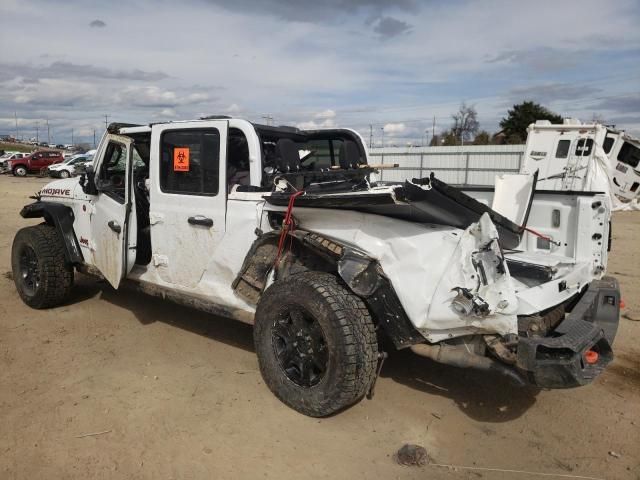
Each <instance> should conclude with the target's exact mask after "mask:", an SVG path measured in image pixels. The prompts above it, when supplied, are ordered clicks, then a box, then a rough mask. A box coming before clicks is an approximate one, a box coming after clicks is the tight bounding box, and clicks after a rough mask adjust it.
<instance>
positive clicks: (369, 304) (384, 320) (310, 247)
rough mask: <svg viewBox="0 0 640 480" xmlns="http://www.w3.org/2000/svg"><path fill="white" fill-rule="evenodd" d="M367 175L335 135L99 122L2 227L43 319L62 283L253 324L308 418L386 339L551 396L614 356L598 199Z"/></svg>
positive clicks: (366, 387) (348, 136) (375, 364)
mask: <svg viewBox="0 0 640 480" xmlns="http://www.w3.org/2000/svg"><path fill="white" fill-rule="evenodd" d="M375 171H376V168H375V166H374V165H369V159H368V154H367V149H366V147H365V145H364V143H363V141H362V139H361V138H360V136H359V135H358V134H357V133H355V132H354V131H352V130H347V129H326V130H298V129H296V128H291V127H272V126H265V125H258V124H253V123H250V122H248V121H246V120H242V119H235V118H228V117H209V118H205V119H201V120H196V121H186V122H171V123H158V124H151V125H125V124H112V125H111V126H110V127H109V129H108V131H107V133H106V134H105V135H104V137H103V139H102V141H101V143H100V146H99V148H98V150H97V152H96V155H95V157H94V160H93V163H92V165H90V166H89V167H87V171H86V173H85V174H83V175H82V176H80V177H79V178H69V179H64V180H57V181H53V182H51V183H49V184H48V185H46V186H45V187H44V188H42V190H41V191H40V192H39V194H38V195H37V197H36V201H35V202H34V203H31V204H29V205H26V206H25V207H24V208H23V210H22V212H21V215H22V216H23V217H25V218H37V217H42V218H43V219H44V223H42V224H41V225H38V226H33V227H26V228H23V229H21V230H20V231H19V232H18V233H17V234H16V237H15V240H14V243H13V249H12V266H13V272H14V279H15V284H16V287H17V290H18V292H19V294H20V296H21V297H22V299H23V300H24V301H25V303H27V304H28V305H30V306H32V307H34V308H47V307H53V306H56V305H59V304H60V303H62V302H64V301H65V300H66V299H67V296H68V294H69V292H70V290H71V289H72V287H73V278H74V272H75V271H76V270H77V271H81V272H87V273H93V274H97V275H100V276H102V277H104V278H105V279H106V280H108V281H109V283H111V285H113V287H114V288H118V287H119V286H120V284H121V283H123V282H127V283H128V284H130V285H132V286H135V287H137V288H139V289H140V290H142V291H144V292H146V293H148V294H151V295H158V296H161V297H163V298H168V299H170V300H173V301H176V302H180V303H183V304H186V305H190V306H192V307H195V308H198V309H202V310H205V311H208V312H211V313H215V314H220V315H224V316H228V317H232V318H235V319H238V320H240V321H243V322H247V323H250V324H253V325H254V338H255V347H256V353H257V356H258V362H259V365H260V370H261V372H262V375H263V378H264V380H265V383H266V384H267V386H268V387H269V388H270V389H271V390H272V391H273V392H274V393H275V394H276V395H277V396H278V398H280V399H281V400H282V401H283V402H284V403H286V404H287V405H289V406H291V407H292V408H294V409H296V410H297V411H299V412H302V413H304V414H306V415H311V416H324V415H329V414H332V413H334V412H336V411H338V410H340V409H343V408H345V407H347V406H349V405H351V404H353V403H355V402H357V401H358V400H360V399H361V398H362V397H364V396H365V395H367V394H368V393H371V392H372V391H373V386H374V383H375V379H376V377H377V374H378V373H379V370H380V368H381V366H382V361H383V359H384V358H385V356H386V354H385V352H384V351H383V345H385V344H392V345H394V346H395V347H396V348H398V349H402V348H411V349H412V350H413V351H414V352H415V353H416V354H420V355H423V356H426V357H429V358H431V359H433V360H435V361H437V362H441V363H445V364H450V365H454V366H457V367H462V368H477V369H483V370H492V371H495V372H498V373H500V374H503V375H507V376H508V377H510V378H511V379H512V380H513V381H514V382H516V383H518V384H521V385H523V384H533V385H538V386H540V387H548V388H565V387H574V386H579V385H584V384H586V383H589V382H590V381H592V380H593V379H594V378H595V377H596V376H597V375H598V374H599V373H600V372H601V371H602V370H603V368H604V367H605V366H606V365H607V364H608V363H609V362H610V361H611V359H612V349H611V345H612V343H613V340H614V337H615V335H616V330H617V325H618V315H619V301H620V293H619V289H618V285H617V282H616V281H615V279H613V278H611V277H606V276H604V273H605V269H606V265H607V251H608V241H607V239H608V232H609V217H610V211H609V207H608V202H607V201H606V198H607V197H606V195H605V194H601V193H593V192H588V191H566V192H555V191H536V185H535V183H536V175H513V176H509V177H506V176H505V177H502V178H500V179H499V181H497V184H496V188H495V190H494V189H482V188H480V189H477V190H474V191H466V192H462V191H460V190H458V189H456V188H453V187H451V186H448V185H446V184H445V183H443V182H441V181H439V180H438V179H437V178H435V177H434V176H433V175H432V176H431V177H430V178H422V179H414V180H413V181H411V182H405V183H404V184H383V183H381V182H376V180H375V178H376V175H375ZM489 205H491V207H490V206H489ZM383 339H387V340H388V342H387V341H385V342H383V341H382V340H383Z"/></svg>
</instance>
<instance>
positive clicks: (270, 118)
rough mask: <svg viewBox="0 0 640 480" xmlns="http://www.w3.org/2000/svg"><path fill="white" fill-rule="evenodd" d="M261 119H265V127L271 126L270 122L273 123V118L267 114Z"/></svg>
mask: <svg viewBox="0 0 640 480" xmlns="http://www.w3.org/2000/svg"><path fill="white" fill-rule="evenodd" d="M261 118H264V119H265V121H266V122H267V125H271V122H273V117H272V116H271V115H269V114H266V115H262V117H261Z"/></svg>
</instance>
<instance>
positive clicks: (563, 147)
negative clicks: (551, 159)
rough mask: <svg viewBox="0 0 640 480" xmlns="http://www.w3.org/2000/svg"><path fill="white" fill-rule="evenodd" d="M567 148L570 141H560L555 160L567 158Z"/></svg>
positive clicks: (569, 145)
mask: <svg viewBox="0 0 640 480" xmlns="http://www.w3.org/2000/svg"><path fill="white" fill-rule="evenodd" d="M569 147H571V140H560V141H559V142H558V148H557V149H556V158H567V157H568V156H569Z"/></svg>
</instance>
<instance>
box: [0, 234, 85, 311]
mask: <svg viewBox="0 0 640 480" xmlns="http://www.w3.org/2000/svg"><path fill="white" fill-rule="evenodd" d="M11 267H12V270H13V281H14V283H15V285H16V289H17V290H18V294H19V295H20V298H22V300H23V301H24V303H26V304H27V305H29V306H30V307H32V308H49V307H55V306H56V305H60V304H61V303H63V302H64V301H65V300H66V299H67V298H68V297H69V293H70V292H71V287H72V285H73V267H72V266H71V265H69V264H68V263H67V262H66V259H65V256H64V244H63V243H62V239H61V238H60V235H58V232H57V231H56V229H55V228H54V227H52V226H50V225H46V224H42V225H37V226H35V227H26V228H23V229H21V230H18V233H16V236H15V238H14V239H13V247H12V249H11Z"/></svg>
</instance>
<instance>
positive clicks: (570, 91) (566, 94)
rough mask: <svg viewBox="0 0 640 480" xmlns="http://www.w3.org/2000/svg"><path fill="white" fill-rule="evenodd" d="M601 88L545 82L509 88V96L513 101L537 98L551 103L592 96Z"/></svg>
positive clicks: (541, 101)
mask: <svg viewBox="0 0 640 480" xmlns="http://www.w3.org/2000/svg"><path fill="white" fill-rule="evenodd" d="M601 91H602V89H601V88H597V87H593V86H589V85H579V84H570V83H545V84H542V85H532V86H528V87H515V88H512V89H511V90H509V93H508V96H509V97H510V98H511V100H510V101H511V102H513V101H523V100H535V101H536V102H539V103H550V102H554V101H558V100H576V99H581V98H588V97H592V96H593V94H594V93H598V92H601Z"/></svg>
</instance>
